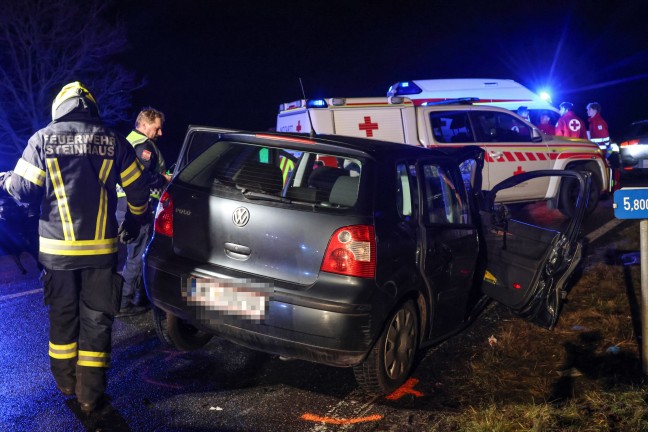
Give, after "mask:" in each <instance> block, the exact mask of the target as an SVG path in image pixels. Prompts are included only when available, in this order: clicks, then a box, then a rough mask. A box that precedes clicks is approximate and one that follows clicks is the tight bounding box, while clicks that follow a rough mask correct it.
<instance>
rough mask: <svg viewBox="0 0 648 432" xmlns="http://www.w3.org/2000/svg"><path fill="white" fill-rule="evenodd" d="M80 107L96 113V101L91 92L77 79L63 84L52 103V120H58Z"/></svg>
mask: <svg viewBox="0 0 648 432" xmlns="http://www.w3.org/2000/svg"><path fill="white" fill-rule="evenodd" d="M77 108H80V110H82V111H89V112H91V113H93V114H95V115H98V107H97V101H96V100H95V98H94V96H92V93H90V91H89V90H88V89H87V88H86V87H85V86H84V85H83V84H82V83H80V82H79V81H74V82H72V83H70V84H66V85H65V86H63V88H62V89H61V91H60V92H59V94H58V95H56V98H54V102H53V103H52V120H58V119H60V118H61V117H63V116H65V115H66V114H69V113H70V112H72V111H73V110H75V109H77Z"/></svg>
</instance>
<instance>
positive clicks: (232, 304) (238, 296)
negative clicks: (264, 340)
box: [182, 276, 273, 320]
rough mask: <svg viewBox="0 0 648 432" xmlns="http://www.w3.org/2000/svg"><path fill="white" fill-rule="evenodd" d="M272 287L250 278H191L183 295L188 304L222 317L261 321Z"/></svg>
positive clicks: (187, 280) (184, 288)
mask: <svg viewBox="0 0 648 432" xmlns="http://www.w3.org/2000/svg"><path fill="white" fill-rule="evenodd" d="M272 291H273V288H272V286H271V284H268V283H262V282H256V281H252V280H250V279H221V278H204V277H198V276H190V277H189V278H187V279H186V282H185V286H184V287H183V290H182V295H183V297H184V298H185V300H186V301H187V303H188V304H190V305H193V306H200V307H203V308H205V309H208V310H211V311H218V312H221V313H223V314H225V315H230V316H235V317H239V318H244V319H250V320H261V319H263V318H264V317H265V315H266V311H267V309H268V302H269V299H270V293H271V292H272Z"/></svg>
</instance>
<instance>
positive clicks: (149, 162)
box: [126, 130, 167, 200]
mask: <svg viewBox="0 0 648 432" xmlns="http://www.w3.org/2000/svg"><path fill="white" fill-rule="evenodd" d="M126 139H127V140H128V142H130V143H131V144H132V146H133V148H134V149H135V153H136V154H137V158H138V159H139V161H140V163H141V164H142V165H143V166H144V172H145V173H146V174H148V179H149V187H150V188H151V198H154V199H157V200H159V199H160V195H161V194H162V190H163V189H164V187H165V186H166V183H167V181H166V178H165V177H164V176H163V175H162V174H164V173H165V172H166V164H165V162H164V157H163V156H162V153H161V152H160V149H158V147H157V145H155V142H154V141H153V140H151V139H149V138H147V137H146V135H144V134H143V133H141V132H140V131H138V130H133V131H131V133H129V134H128V136H127V137H126Z"/></svg>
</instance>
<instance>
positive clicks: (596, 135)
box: [586, 102, 610, 153]
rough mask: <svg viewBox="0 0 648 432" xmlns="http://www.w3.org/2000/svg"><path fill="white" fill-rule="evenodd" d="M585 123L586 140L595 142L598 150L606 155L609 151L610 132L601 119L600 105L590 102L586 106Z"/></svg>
mask: <svg viewBox="0 0 648 432" xmlns="http://www.w3.org/2000/svg"><path fill="white" fill-rule="evenodd" d="M586 109H587V121H588V122H589V128H588V130H587V139H589V140H590V141H592V142H595V143H596V144H597V145H598V146H599V148H600V149H601V150H603V151H605V152H606V153H607V152H609V150H610V132H609V131H608V125H607V122H606V121H605V120H603V117H601V104H599V103H598V102H590V103H588V104H587V107H586Z"/></svg>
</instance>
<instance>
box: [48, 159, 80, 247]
mask: <svg viewBox="0 0 648 432" xmlns="http://www.w3.org/2000/svg"><path fill="white" fill-rule="evenodd" d="M46 161H47V169H48V170H49V172H50V177H51V179H52V185H53V186H54V194H55V195H56V203H57V204H58V208H59V213H60V216H61V225H62V226H63V237H65V240H74V226H73V225H72V217H71V216H70V208H69V206H68V201H67V195H66V194H65V184H63V177H62V176H61V169H60V167H59V164H58V159H56V158H47V159H46Z"/></svg>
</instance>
